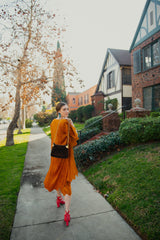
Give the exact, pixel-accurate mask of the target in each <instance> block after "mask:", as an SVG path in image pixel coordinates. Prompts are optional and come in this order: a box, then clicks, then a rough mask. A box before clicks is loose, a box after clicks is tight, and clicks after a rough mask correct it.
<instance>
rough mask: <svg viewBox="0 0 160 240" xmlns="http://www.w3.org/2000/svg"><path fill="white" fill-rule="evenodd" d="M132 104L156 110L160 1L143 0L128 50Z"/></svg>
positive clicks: (158, 100) (159, 106) (159, 90)
mask: <svg viewBox="0 0 160 240" xmlns="http://www.w3.org/2000/svg"><path fill="white" fill-rule="evenodd" d="M130 52H131V64H132V69H131V72H132V103H134V100H135V99H136V98H139V99H140V100H141V104H142V105H141V107H144V108H146V109H149V110H156V109H160V0H147V1H146V5H145V7H144V10H143V13H142V16H141V19H140V22H139V25H138V28H137V31H136V33H135V36H134V38H133V41H132V44H131V47H130Z"/></svg>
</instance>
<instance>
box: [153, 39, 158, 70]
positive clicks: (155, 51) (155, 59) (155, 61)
mask: <svg viewBox="0 0 160 240" xmlns="http://www.w3.org/2000/svg"><path fill="white" fill-rule="evenodd" d="M159 45H160V42H159V41H158V42H155V43H154V44H153V47H152V49H153V66H156V65H158V64H160V46H159Z"/></svg>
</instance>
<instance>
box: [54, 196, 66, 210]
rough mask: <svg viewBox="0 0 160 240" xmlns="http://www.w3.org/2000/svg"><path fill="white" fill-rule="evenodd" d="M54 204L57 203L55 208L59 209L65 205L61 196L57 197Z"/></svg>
mask: <svg viewBox="0 0 160 240" xmlns="http://www.w3.org/2000/svg"><path fill="white" fill-rule="evenodd" d="M56 203H57V208H59V207H60V204H62V205H63V204H65V201H64V200H63V198H62V197H61V196H57V200H56Z"/></svg>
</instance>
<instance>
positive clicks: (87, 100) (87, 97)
mask: <svg viewBox="0 0 160 240" xmlns="http://www.w3.org/2000/svg"><path fill="white" fill-rule="evenodd" d="M87 103H89V94H87Z"/></svg>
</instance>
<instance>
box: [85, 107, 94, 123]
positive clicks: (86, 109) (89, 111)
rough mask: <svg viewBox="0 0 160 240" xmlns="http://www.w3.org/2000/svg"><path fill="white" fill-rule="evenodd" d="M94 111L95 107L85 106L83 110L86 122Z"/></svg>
mask: <svg viewBox="0 0 160 240" xmlns="http://www.w3.org/2000/svg"><path fill="white" fill-rule="evenodd" d="M93 110H94V106H93V105H87V106H84V108H83V116H84V120H87V119H89V118H91V117H92V112H93Z"/></svg>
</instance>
